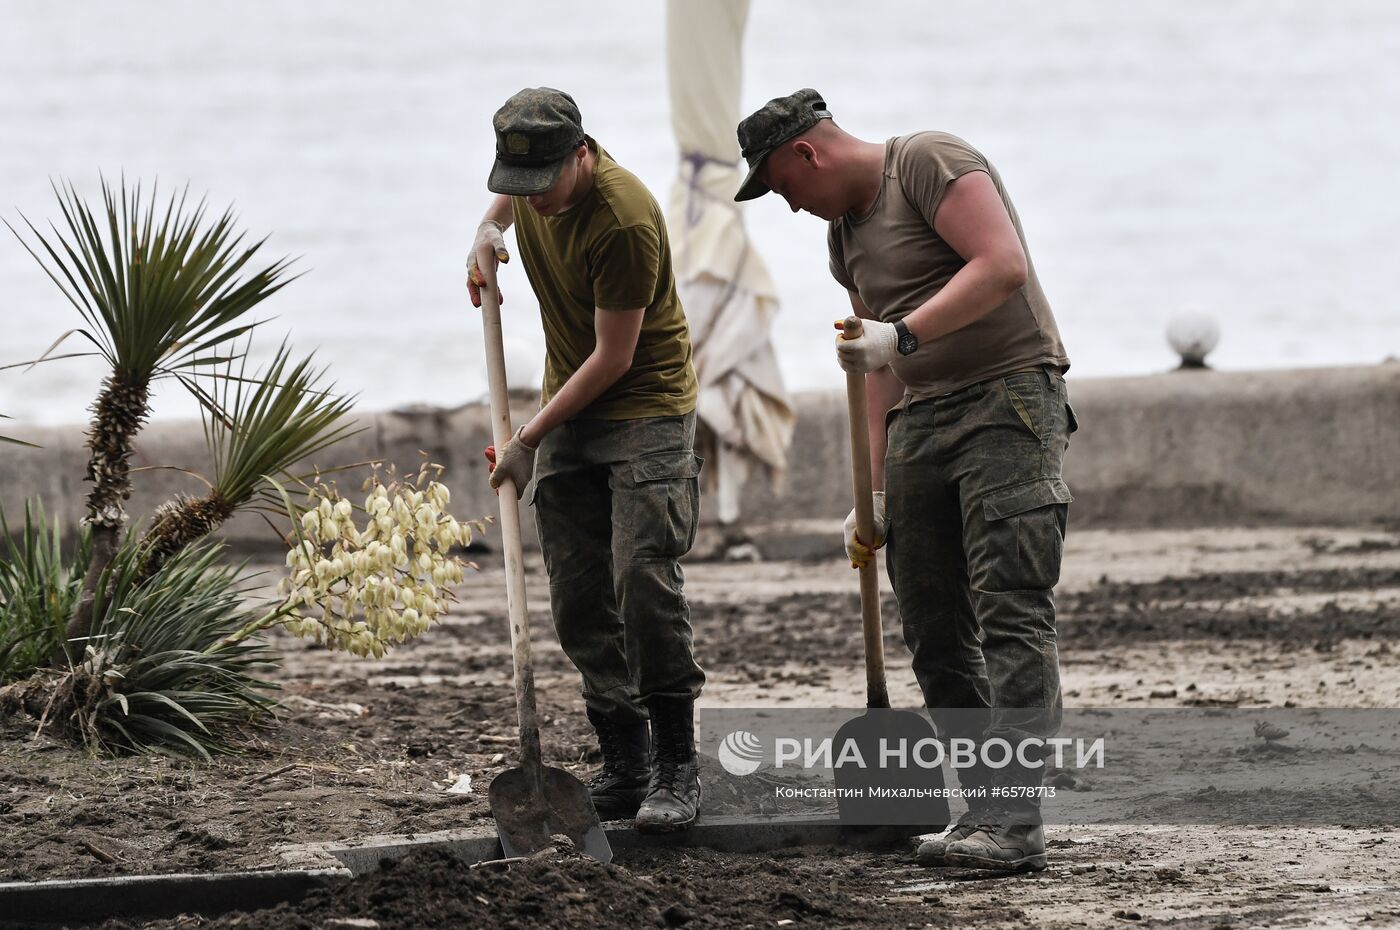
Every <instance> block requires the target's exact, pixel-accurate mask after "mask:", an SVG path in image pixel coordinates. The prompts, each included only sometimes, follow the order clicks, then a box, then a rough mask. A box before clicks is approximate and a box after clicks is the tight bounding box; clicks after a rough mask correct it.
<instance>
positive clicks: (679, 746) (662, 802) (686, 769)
mask: <svg viewBox="0 0 1400 930" xmlns="http://www.w3.org/2000/svg"><path fill="white" fill-rule="evenodd" d="M647 707H648V709H649V710H650V711H651V733H652V742H651V751H652V762H653V768H652V773H651V785H650V786H649V787H648V790H647V797H646V800H645V801H643V802H642V808H641V810H639V811H637V829H638V830H640V831H641V832H643V833H672V832H674V831H677V830H684V829H686V828H687V827H689V826H690V825H691V824H692V823H694V822H695V815H696V814H697V813H699V811H700V766H699V762H698V761H697V760H696V758H695V702H694V701H693V700H691V699H690V698H660V697H657V698H652V699H651V700H649V701H648V702H647Z"/></svg>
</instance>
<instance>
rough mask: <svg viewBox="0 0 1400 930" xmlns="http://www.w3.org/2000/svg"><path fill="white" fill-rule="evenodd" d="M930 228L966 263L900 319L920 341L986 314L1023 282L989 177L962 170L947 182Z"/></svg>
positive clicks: (1017, 251)
mask: <svg viewBox="0 0 1400 930" xmlns="http://www.w3.org/2000/svg"><path fill="white" fill-rule="evenodd" d="M933 229H934V232H936V233H938V235H939V236H941V237H942V238H943V240H944V241H945V242H947V243H948V245H950V246H952V248H953V251H955V252H957V253H958V254H959V255H960V256H962V258H963V260H964V261H966V262H967V264H966V265H964V266H963V267H962V268H960V269H959V270H958V273H957V274H955V275H953V277H952V279H951V280H949V282H948V284H947V285H946V286H945V287H944V288H943V289H942V290H940V291H939V292H938V293H937V294H935V295H934V296H933V297H931V298H929V299H928V300H927V301H925V302H924V303H923V304H921V305H920V306H919V307H918V308H917V309H916V310H914V311H913V312H912V313H910V314H909V315H908V316H906V317H905V318H904V325H906V326H908V327H909V331H910V332H912V333H913V334H914V335H915V336H917V337H918V338H919V342H920V343H926V342H930V341H932V340H934V339H937V338H939V337H940V336H946V335H947V334H948V333H951V332H956V331H957V330H959V329H962V328H963V327H964V326H967V325H969V324H971V323H975V322H977V321H978V320H980V319H981V318H982V317H984V316H986V315H987V314H988V313H991V312H992V311H993V310H995V309H996V308H997V307H999V306H1001V305H1002V304H1003V303H1005V302H1006V299H1007V298H1008V297H1010V296H1011V295H1012V294H1014V293H1015V292H1016V290H1017V288H1019V287H1021V285H1023V284H1025V283H1026V275H1027V274H1028V269H1027V265H1026V252H1025V250H1024V249H1023V248H1021V239H1020V237H1019V236H1017V235H1016V227H1015V226H1014V225H1013V224H1012V222H1011V217H1010V215H1009V214H1008V213H1007V212H1006V206H1005V205H1004V204H1003V203H1002V202H1001V195H1000V194H998V193H997V189H996V185H995V184H993V183H992V178H991V175H989V174H987V173H986V172H985V171H974V172H972V173H971V174H965V175H963V176H962V177H960V178H958V179H957V180H956V181H954V182H952V184H950V185H949V186H948V190H947V192H946V193H945V194H944V195H943V200H942V202H941V203H940V204H939V205H938V212H937V213H935V214H934V217H933Z"/></svg>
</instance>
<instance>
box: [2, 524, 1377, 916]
mask: <svg viewBox="0 0 1400 930" xmlns="http://www.w3.org/2000/svg"><path fill="white" fill-rule="evenodd" d="M687 579H688V582H687V590H688V594H689V598H690V601H691V605H692V611H693V614H692V617H693V622H694V625H695V635H696V649H697V652H698V654H699V656H700V659H701V662H702V664H703V665H704V666H705V667H706V669H707V672H708V673H709V675H710V683H709V685H708V686H707V689H706V694H705V697H704V700H703V702H702V707H703V706H755V705H779V706H833V705H836V706H839V705H843V704H844V705H847V706H858V705H859V704H860V703H862V701H863V697H864V685H863V673H862V671H861V666H860V633H859V608H858V600H857V596H856V594H855V593H854V587H855V579H854V576H853V574H852V573H851V572H850V571H849V569H848V568H846V567H845V566H844V565H843V564H842V563H840V562H839V561H834V560H833V561H831V562H821V563H812V562H807V563H802V562H770V563H750V562H742V563H696V564H693V565H690V566H689V567H688V569H687ZM530 582H531V585H530V593H531V609H532V619H533V620H534V621H535V625H536V626H535V630H536V643H537V649H536V657H537V685H538V688H539V695H540V706H541V712H542V715H543V718H544V721H545V726H544V728H543V735H544V752H545V756H546V759H547V761H550V762H551V763H553V764H558V765H562V766H564V767H565V768H568V769H570V770H572V771H574V772H576V773H578V774H579V775H581V776H586V775H587V774H588V772H589V771H590V769H591V767H592V766H593V765H594V764H596V761H597V759H596V751H595V750H594V749H593V747H592V745H591V740H590V739H589V736H588V733H587V729H586V723H585V722H584V719H583V714H582V705H581V702H580V700H579V698H578V696H577V684H576V681H575V677H574V673H573V672H572V670H571V669H570V668H569V667H568V665H567V662H566V661H565V660H564V658H563V656H562V654H561V653H560V652H559V650H558V647H557V645H554V644H553V637H552V632H551V631H550V630H549V620H548V616H549V615H548V609H547V602H546V596H547V595H546V592H547V589H546V587H545V585H544V583H543V576H542V573H541V572H540V570H539V566H538V565H537V564H532V566H531V575H530ZM502 591H503V581H502V573H501V570H500V568H499V566H498V565H496V564H493V562H492V560H490V559H489V558H488V559H486V560H483V563H482V570H481V572H480V573H479V574H477V575H475V576H473V577H471V578H469V579H468V583H467V584H466V585H464V587H463V590H462V591H461V595H462V598H461V603H460V604H459V605H458V607H457V609H456V610H455V611H454V612H453V614H452V616H451V617H450V618H449V620H448V622H447V623H446V624H444V625H443V626H442V627H441V628H439V629H437V630H435V631H433V632H432V633H430V634H429V635H428V636H426V637H425V638H423V639H422V640H421V641H420V642H418V643H415V644H411V645H410V646H408V647H405V648H402V649H400V650H398V651H396V652H394V653H392V654H391V655H389V656H388V657H386V658H385V659H384V660H382V661H375V662H364V661H360V660H354V659H351V658H348V657H344V656H338V655H331V654H328V653H325V652H324V651H321V650H319V649H318V648H316V647H310V646H306V645H304V644H302V643H300V642H298V641H295V640H292V639H289V638H287V639H282V640H279V644H280V645H281V647H282V648H283V650H284V652H285V654H286V663H285V667H284V668H283V670H282V671H281V673H280V674H279V675H278V676H277V680H278V681H279V682H280V684H281V685H282V689H283V698H284V710H283V719H282V721H281V723H280V725H279V726H278V727H276V728H274V729H271V730H268V731H266V732H264V733H261V734H258V735H257V736H256V737H255V738H254V739H253V740H252V741H251V742H250V743H249V744H248V745H247V746H246V747H244V751H243V752H242V753H241V754H239V755H235V756H231V757H227V758H224V759H220V760H218V761H217V762H216V763H214V764H212V765H209V764H198V763H191V762H181V761H173V760H164V759H151V758H139V759H119V760H103V761H101V762H100V763H94V762H93V761H92V760H91V759H88V758H85V757H84V756H83V755H82V754H80V753H78V752H75V751H74V750H73V749H72V748H71V747H69V746H66V745H63V744H60V743H55V742H52V741H49V740H47V739H44V738H40V739H38V740H33V739H30V733H31V732H32V726H30V725H29V724H28V723H26V722H24V721H17V720H13V719H11V720H2V721H0V881H9V880H27V879H42V878H58V877H86V876H98V875H117V874H135V873H149V872H175V871H199V870H233V869H244V868H268V867H277V866H285V865H296V864H299V863H300V862H304V859H299V857H304V855H305V854H304V853H303V852H301V851H299V850H298V848H297V847H298V846H299V844H306V843H312V842H316V841H335V840H343V839H350V838H354V837H360V836H365V835H369V834H384V833H418V832H425V831H433V830H442V829H449V828H454V827H460V826H464V825H469V824H471V823H472V822H473V821H478V820H483V819H486V818H489V811H488V809H487V806H486V803H485V798H484V791H485V785H486V784H488V783H489V781H490V779H491V777H492V776H494V775H495V774H496V773H497V772H499V771H501V770H502V769H504V768H506V767H509V766H510V765H511V764H513V761H514V710H513V706H512V693H511V685H510V675H511V672H510V656H509V650H508V643H507V634H506V626H505V622H504V609H503V594H502ZM1060 609H1061V624H1060V640H1061V660H1062V663H1063V673H1064V688H1065V695H1066V703H1067V704H1070V705H1073V706H1079V707H1133V706H1154V707H1161V706H1222V707H1231V706H1239V707H1264V706H1273V707H1283V706H1300V707H1400V663H1397V661H1396V656H1397V650H1400V536H1396V535H1394V534H1388V533H1385V532H1381V531H1337V530H1289V529H1252V530H1250V529H1235V530H1195V531H1160V532H1124V531H1085V532H1079V533H1071V536H1070V539H1069V543H1068V551H1067V556H1066V564H1065V573H1064V578H1063V581H1062V585H1061V597H1060ZM885 616H886V621H887V630H888V633H887V641H886V649H887V654H888V662H889V668H890V689H891V696H892V698H893V700H894V702H895V703H896V704H901V703H902V704H905V705H909V706H912V705H915V704H917V703H918V693H917V688H916V687H915V685H914V683H913V679H912V675H910V673H909V671H908V666H907V657H906V653H905V652H904V648H903V645H902V643H901V641H900V638H899V635H898V623H897V620H896V612H895V608H894V604H893V601H892V599H891V598H889V596H888V595H887V598H886V604H885ZM702 714H703V709H702ZM462 775H469V776H471V779H472V781H473V786H474V787H473V790H472V792H471V793H469V794H458V793H451V792H449V791H447V790H446V789H447V788H448V787H449V786H451V785H453V784H454V783H457V782H458V781H459V777H460V776H462ZM736 791H737V788H736V786H735V784H734V781H733V779H729V778H728V776H725V775H724V774H723V773H722V772H718V771H714V772H711V778H710V779H709V780H707V792H708V793H707V808H708V809H710V810H722V809H724V807H725V806H726V804H727V803H731V804H732V802H733V795H734V794H735V792H736ZM1048 835H1049V838H1050V852H1051V868H1050V870H1049V871H1047V872H1045V873H1042V874H1039V875H1034V876H1017V877H1012V878H998V879H987V878H985V876H983V875H980V874H978V873H973V872H962V871H959V870H954V869H921V868H919V867H918V866H917V865H915V864H914V862H913V859H912V856H911V855H910V853H909V852H908V851H902V852H900V851H897V852H894V853H889V854H882V855H872V854H866V853H859V854H855V853H850V852H848V851H836V850H829V849H828V850H822V849H812V850H801V851H788V852H784V853H782V854H780V855H776V856H721V855H718V854H714V853H705V852H699V851H694V852H685V853H681V852H669V853H655V852H653V853H645V854H642V853H631V854H627V855H621V856H619V859H618V863H617V866H616V868H613V869H608V870H601V871H600V868H599V867H595V866H594V865H593V864H592V863H587V862H571V861H563V862H555V863H529V864H525V865H521V866H514V867H510V868H509V869H504V870H503V869H502V868H501V867H492V869H491V870H488V872H487V873H485V874H483V873H482V872H481V871H480V870H475V871H474V870H471V869H468V868H467V867H466V866H465V865H461V866H460V867H455V868H460V869H461V870H463V872H462V876H463V877H462V881H461V882H444V881H440V880H435V881H436V884H432V883H429V884H430V885H431V887H434V888H437V889H439V891H440V894H437V893H434V894H436V895H437V896H436V897H435V896H434V894H427V893H425V894H424V895H423V896H421V900H423V901H428V900H430V899H431V900H433V901H437V903H434V904H431V905H428V904H424V908H425V909H424V910H423V912H422V913H421V914H417V915H416V916H415V914H414V912H413V911H412V908H411V907H410V906H409V905H408V904H406V903H404V900H405V899H410V900H416V899H414V896H413V895H411V894H408V893H406V892H401V891H394V890H392V889H393V888H400V889H401V888H403V887H405V886H404V882H405V881H407V879H405V876H410V875H418V874H419V872H422V873H423V874H425V875H426V874H446V873H448V872H451V870H452V868H454V866H451V864H443V863H436V864H434V863H408V864H406V865H405V866H404V867H402V869H401V870H400V871H399V872H396V873H392V874H388V875H385V876H382V877H381V878H379V879H375V881H376V882H379V883H380V884H381V885H382V886H383V887H380V886H379V885H375V886H370V885H366V886H365V887H364V888H359V889H357V890H354V891H352V892H347V893H346V894H343V895H338V896H336V897H335V901H330V900H329V899H328V900H327V901H326V902H321V903H319V904H317V903H312V904H309V905H308V906H307V909H304V911H299V912H298V914H297V915H292V914H282V915H281V916H280V917H276V918H274V917H272V916H268V917H267V918H266V919H265V920H264V919H263V918H262V917H258V918H249V919H248V920H247V921H245V922H244V923H233V922H229V921H227V920H226V921H225V922H224V923H220V924H217V926H245V927H260V926H273V925H276V926H288V927H297V926H306V927H319V926H335V925H336V924H335V923H334V921H335V920H336V919H339V918H348V917H361V918H368V919H375V920H378V921H379V922H380V925H381V926H384V927H411V926H446V925H451V924H452V922H453V921H458V920H460V921H462V922H465V921H466V920H468V919H470V920H481V921H485V924H484V925H489V926H509V925H511V921H515V922H516V923H517V925H519V926H522V927H525V926H553V925H556V924H557V925H560V926H562V925H565V924H568V925H570V926H614V925H616V926H641V925H657V924H658V923H659V924H660V925H683V924H687V923H689V924H690V925H695V926H744V925H746V923H749V924H751V925H753V926H765V927H771V926H775V925H776V923H777V922H778V921H782V920H792V921H795V922H796V924H797V925H803V926H871V927H876V926H879V927H884V926H890V927H905V926H915V927H918V926H925V925H932V926H944V925H953V924H958V923H967V922H969V921H976V922H977V923H978V924H979V925H987V926H1019V925H1037V926H1053V927H1060V926H1064V927H1070V926H1121V925H1123V923H1124V922H1125V921H1131V922H1136V923H1142V924H1150V923H1153V922H1161V923H1166V922H1169V921H1170V922H1172V923H1173V925H1174V926H1184V927H1198V926H1199V927H1214V926H1260V925H1270V924H1276V925H1279V926H1285V925H1288V926H1317V925H1320V924H1323V923H1335V924H1339V925H1340V924H1348V925H1349V924H1351V923H1353V922H1358V921H1366V922H1365V923H1364V924H1363V925H1365V926H1381V925H1386V924H1388V923H1394V924H1397V925H1400V880H1397V879H1395V877H1394V876H1395V874H1397V873H1400V831H1394V830H1382V829H1356V828H1342V827H1336V828H1331V827H1327V828H1293V829H1286V828H1277V827H1270V828H1241V827H1228V828H1226V827H1206V826H1160V827H1132V828H1109V827H1099V826H1096V827H1080V828H1071V827H1052V828H1050V829H1049V831H1048ZM415 870H416V871H415ZM537 872H538V873H539V874H538V875H537V874H536V873H537ZM543 875H554V876H557V877H550V878H546V879H543V880H545V881H547V882H552V883H556V884H558V885H559V893H554V894H550V895H547V896H545V897H544V898H543V899H541V900H537V901H535V903H534V904H531V903H530V900H534V899H530V898H529V896H528V895H526V894H525V893H524V892H523V891H521V890H520V889H521V888H529V887H534V885H535V884H536V879H538V878H539V877H540V876H543ZM468 878H470V881H468ZM415 880H416V879H415ZM425 881H426V879H425ZM471 882H477V883H485V884H484V885H483V888H495V889H496V892H495V893H491V892H489V891H486V890H483V891H482V892H481V894H480V895H479V897H480V898H482V899H485V901H486V903H481V901H479V900H478V899H477V898H476V897H468V898H462V897H461V896H460V895H457V894H456V892H455V891H453V890H452V889H454V888H456V887H459V886H460V887H467V886H468V885H470V884H471ZM395 883H398V884H395ZM565 886H567V890H566V888H565ZM425 887H427V886H425ZM471 887H475V885H471ZM376 889H377V890H376ZM386 889H388V890H386ZM512 889H515V890H512ZM789 892H791V893H792V894H797V895H798V897H799V898H800V901H797V903H794V902H795V900H796V899H793V898H791V897H784V895H785V894H788V893H789ZM579 895H583V897H579ZM609 896H611V897H609ZM439 897H440V898H442V900H440V901H438V900H437V898H439ZM613 899H616V901H623V900H626V901H630V902H634V903H635V901H636V900H637V899H642V900H644V901H645V902H646V907H645V908H644V909H643V910H641V911H637V910H635V909H634V910H625V909H624V910H618V906H616V905H609V906H611V907H613V910H614V911H615V912H616V913H612V914H611V916H609V915H608V913H605V910H598V908H599V907H600V906H602V905H600V904H599V901H606V900H613ZM336 902H338V903H336ZM394 902H398V903H394ZM473 902H475V903H473ZM512 902H514V903H512ZM735 902H738V903H737V904H736V903H735ZM802 902H805V903H802ZM516 904H518V905H519V908H517V909H516V910H510V908H512V907H515V905H516ZM672 905H674V906H675V907H678V908H680V910H679V911H671V912H669V914H670V916H667V914H668V911H667V908H668V907H671V906H672ZM414 906H415V907H416V906H417V905H414ZM628 906H629V907H632V906H633V905H632V904H629V905H628ZM316 908H320V910H317V909H316ZM337 908H338V910H337ZM473 908H480V909H479V910H474V909H473ZM500 908H505V909H506V910H500ZM590 908H591V909H592V910H590ZM434 909H436V910H434ZM686 915H689V917H688V918H686ZM745 915H747V916H745ZM683 918H685V919H683ZM260 920H262V921H263V922H261V923H260V922H258V921H260ZM610 920H611V921H613V922H612V923H609V922H608V921H610ZM678 920H679V921H680V922H679V923H677V921H678ZM279 921H280V922H279ZM328 921H329V922H328ZM415 921H417V922H415ZM201 925H203V923H202V922H201V921H200V920H199V919H198V918H190V919H188V920H185V921H176V922H166V923H163V924H161V925H160V926H162V927H176V926H180V927H185V926H201ZM341 925H345V924H341ZM784 926H786V924H784Z"/></svg>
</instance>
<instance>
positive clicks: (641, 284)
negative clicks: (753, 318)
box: [512, 148, 697, 420]
mask: <svg viewBox="0 0 1400 930" xmlns="http://www.w3.org/2000/svg"><path fill="white" fill-rule="evenodd" d="M512 199H513V201H514V202H513V204H512V208H513V210H514V214H515V229H516V233H515V234H516V239H517V242H518V243H519V249H520V255H521V258H523V259H524V260H525V272H526V274H527V275H528V276H529V278H530V287H531V288H532V289H533V290H534V292H535V296H536V297H537V298H538V299H539V303H540V317H541V320H542V321H543V323H544V337H545V369H544V393H543V397H542V402H543V403H548V402H549V399H550V398H551V397H553V396H554V395H555V393H556V392H557V391H558V390H559V388H560V387H562V386H563V384H564V382H566V381H568V380H569V377H570V376H571V375H572V374H573V373H574V372H575V371H577V370H578V367H579V366H580V365H582V364H583V362H584V360H585V359H586V358H588V356H589V355H590V354H591V353H592V352H593V349H594V342H595V339H594V331H593V312H594V308H595V307H596V308H597V309H598V310H634V309H636V308H637V307H645V308H646V313H645V314H643V316H642V329H641V332H640V333H639V334H638V336H637V348H636V352H635V355H634V356H633V358H632V367H631V368H630V369H628V371H627V372H626V373H625V374H624V375H623V376H622V377H621V378H619V379H618V380H617V381H615V382H614V383H613V384H612V385H610V386H609V387H608V388H607V389H606V390H605V391H604V392H603V394H602V395H601V396H600V397H599V398H598V399H597V400H595V401H593V402H592V403H591V404H589V405H588V406H587V407H586V408H584V410H583V411H582V412H580V413H579V414H577V416H580V417H596V418H598V419H603V420H630V419H635V418H637V417H657V416H682V415H684V414H687V413H690V412H691V411H692V410H694V409H695V395H696V390H697V383H696V380H695V368H694V366H693V365H692V364H691V359H690V330H689V328H688V327H687V325H686V320H685V313H684V311H682V310H681V302H680V298H679V297H677V296H676V282H675V278H674V277H673V276H672V274H671V247H670V242H669V241H668V239H667V237H666V221H665V218H664V217H663V216H662V214H661V209H660V207H659V206H658V205H657V203H656V200H655V199H654V198H653V197H652V196H651V194H650V192H648V191H647V189H646V187H644V186H643V185H642V183H641V182H640V181H638V180H637V178H636V177H635V176H634V175H633V174H632V173H631V172H630V171H628V170H627V169H626V168H623V167H622V166H621V165H619V164H618V163H617V162H615V161H613V160H612V157H611V156H609V155H608V153H607V151H606V150H605V149H602V148H599V149H598V151H597V166H596V167H595V168H594V173H593V190H592V191H591V192H590V193H589V194H588V195H587V196H586V197H585V198H584V199H583V201H582V202H581V203H579V204H578V205H576V206H575V207H573V208H572V209H570V210H569V211H568V212H567V213H563V214H561V215H559V216H540V215H539V214H537V213H535V212H534V211H533V210H531V209H529V207H528V204H527V203H526V198H524V197H515V198H512Z"/></svg>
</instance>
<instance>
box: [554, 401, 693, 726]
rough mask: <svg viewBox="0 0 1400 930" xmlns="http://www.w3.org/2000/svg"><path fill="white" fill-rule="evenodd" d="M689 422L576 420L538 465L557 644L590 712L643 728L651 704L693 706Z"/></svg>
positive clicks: (558, 433) (684, 418) (557, 436)
mask: <svg viewBox="0 0 1400 930" xmlns="http://www.w3.org/2000/svg"><path fill="white" fill-rule="evenodd" d="M694 441H695V414H694V413H690V414H687V415H686V416H673V417H648V418H644V419H636V420H590V419H575V420H570V421H569V422H567V423H564V424H563V425H562V426H560V427H559V428H558V429H555V430H554V431H553V432H551V433H550V434H549V435H548V436H546V437H545V438H544V440H543V441H542V442H541V443H540V447H539V451H538V452H537V453H536V455H535V493H534V498H533V502H534V505H535V525H536V527H537V529H538V530H539V537H540V548H541V549H542V550H543V552H544V563H545V568H546V570H547V571H548V573H549V602H550V608H551V610H552V612H553V614H554V628H555V630H556V631H557V633H558V634H559V644H560V646H562V647H563V649H564V653H565V655H567V656H568V657H569V660H570V661H571V662H573V664H574V667H575V668H577V669H578V670H579V672H580V673H581V674H582V676H583V697H584V701H585V703H586V704H587V705H588V707H589V708H590V709H591V710H594V711H595V712H599V713H602V714H604V715H606V716H608V717H611V718H613V719H617V720H623V721H626V720H637V719H645V718H646V715H647V713H646V709H645V705H644V703H643V702H644V701H645V700H646V699H647V698H649V697H651V696H653V695H662V696H684V697H692V698H693V697H695V696H697V695H698V694H699V693H700V688H701V686H702V685H703V684H704V683H705V673H704V672H703V671H701V669H700V666H699V665H697V664H696V663H695V656H694V654H693V652H692V649H691V629H690V606H689V605H688V604H687V603H686V599H685V593H684V591H683V584H684V581H685V579H684V575H683V573H682V571H681V566H680V557H681V556H683V555H685V553H686V552H688V551H690V547H691V545H693V544H694V542H695V529H696V524H697V522H698V520H699V509H700V489H699V481H698V476H699V474H700V466H701V460H700V459H699V458H697V457H696V455H695V452H694V448H693V446H694Z"/></svg>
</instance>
